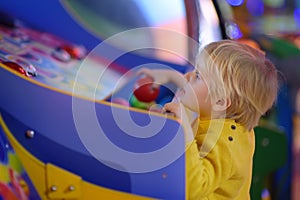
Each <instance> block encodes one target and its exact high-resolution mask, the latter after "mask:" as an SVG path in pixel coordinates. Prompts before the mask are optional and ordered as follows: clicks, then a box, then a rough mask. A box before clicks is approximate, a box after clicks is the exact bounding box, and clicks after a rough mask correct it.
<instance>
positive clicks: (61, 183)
mask: <svg viewBox="0 0 300 200" xmlns="http://www.w3.org/2000/svg"><path fill="white" fill-rule="evenodd" d="M0 125H1V127H2V128H3V130H4V133H5V134H6V136H7V138H8V140H9V142H10V143H11V145H12V147H13V149H14V150H15V152H16V154H17V155H18V157H19V158H20V161H21V163H22V165H23V166H24V168H25V170H26V172H27V174H28V176H29V177H30V180H31V181H32V183H33V185H34V186H35V188H36V190H37V192H38V194H39V196H40V198H41V199H82V200H86V199H122V200H133V199H134V200H150V199H153V198H148V197H143V196H138V195H134V194H130V193H125V192H121V191H116V190H112V189H108V188H104V187H101V186H98V185H95V184H91V183H89V182H86V181H84V180H82V179H81V177H80V176H77V175H75V174H73V173H71V172H69V171H66V170H64V169H62V168H59V167H57V166H55V165H52V164H51V163H48V164H45V163H43V162H41V161H40V160H38V159H37V158H35V157H34V156H33V155H31V154H30V153H29V152H28V151H27V150H26V149H25V148H24V147H23V146H22V145H21V144H20V143H19V142H18V141H17V140H16V138H15V137H14V136H13V134H12V133H11V132H10V130H9V129H8V127H7V126H6V124H5V122H4V120H3V118H2V115H1V114H0ZM53 186H56V188H55V187H53ZM70 186H71V187H70ZM72 186H73V187H72Z"/></svg>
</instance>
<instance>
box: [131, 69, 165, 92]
mask: <svg viewBox="0 0 300 200" xmlns="http://www.w3.org/2000/svg"><path fill="white" fill-rule="evenodd" d="M169 71H170V70H163V69H148V68H142V69H141V70H139V71H138V72H137V74H138V75H146V76H149V77H151V78H152V79H153V86H154V87H158V86H159V85H163V84H166V83H168V82H169V81H170V80H169V76H168V72H169Z"/></svg>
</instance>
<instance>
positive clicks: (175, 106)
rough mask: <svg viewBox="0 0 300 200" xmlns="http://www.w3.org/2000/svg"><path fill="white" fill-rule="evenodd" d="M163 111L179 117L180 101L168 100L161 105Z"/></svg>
mask: <svg viewBox="0 0 300 200" xmlns="http://www.w3.org/2000/svg"><path fill="white" fill-rule="evenodd" d="M163 112H164V113H168V114H171V115H174V116H175V117H177V118H181V106H180V103H175V102H170V103H166V104H165V106H164V107H163Z"/></svg>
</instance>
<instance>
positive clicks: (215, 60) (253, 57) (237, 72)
mask: <svg viewBox="0 0 300 200" xmlns="http://www.w3.org/2000/svg"><path fill="white" fill-rule="evenodd" d="M196 59H197V60H196V67H197V68H198V70H199V72H200V73H202V74H204V77H208V78H207V80H206V82H207V85H208V89H209V94H210V97H211V99H212V101H216V100H220V99H224V98H229V99H230V101H231V105H230V106H229V107H228V108H227V109H226V116H225V117H226V118H231V119H234V120H235V121H236V122H237V123H240V124H242V125H244V126H245V127H246V128H247V129H249V130H250V129H252V128H254V127H255V126H256V125H257V124H258V121H259V119H260V117H261V116H262V115H263V114H264V113H265V112H266V111H267V110H269V109H270V108H271V107H272V105H273V104H274V101H275V100H276V98H277V92H278V78H277V70H276V68H275V66H274V65H273V64H272V63H271V61H270V60H269V59H267V58H266V57H265V55H264V53H263V52H261V51H259V50H257V49H254V48H252V47H250V46H248V45H246V44H242V43H239V42H236V41H232V40H222V41H218V42H213V43H210V44H208V45H206V46H205V47H204V49H203V50H202V51H200V53H199V55H198V56H197V58H196Z"/></svg>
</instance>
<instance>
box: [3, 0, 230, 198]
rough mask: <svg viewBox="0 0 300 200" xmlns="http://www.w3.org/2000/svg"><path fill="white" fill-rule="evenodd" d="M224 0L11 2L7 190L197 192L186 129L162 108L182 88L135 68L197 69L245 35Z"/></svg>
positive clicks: (47, 194)
mask: <svg viewBox="0 0 300 200" xmlns="http://www.w3.org/2000/svg"><path fill="white" fill-rule="evenodd" d="M218 6H219V3H218V2H217V1H208V0H201V1H197V0H195V1H190V0H187V1H183V0H176V1H175V0H172V1H151V3H150V1H147V0H145V1H142V0H137V1H120V0H110V1H93V0H85V1H50V0H49V1H48V0H47V1H38V0H30V1H26V2H24V1H19V0H11V1H9V2H6V1H1V2H0V13H1V14H0V16H1V17H0V18H1V19H0V22H1V23H0V66H1V67H0V77H1V78H0V83H1V84H0V94H1V98H0V113H1V116H0V124H1V130H0V131H1V132H0V172H1V173H0V199H8V200H10V199H94V198H104V199H185V198H187V197H186V192H185V170H184V168H185V162H184V159H185V158H184V156H185V155H184V148H185V146H184V138H183V135H184V131H187V130H186V128H185V126H184V125H183V124H182V122H180V121H178V120H177V119H175V118H174V117H172V116H167V115H163V114H161V112H160V110H161V107H162V106H163V105H164V104H165V103H166V102H169V101H171V100H172V99H173V97H174V93H175V92H176V87H175V86H174V85H166V86H161V87H160V88H159V89H158V90H153V89H152V88H151V87H149V85H151V83H149V81H148V82H147V80H144V79H142V77H140V76H137V75H136V71H137V70H138V69H140V68H141V67H153V68H172V69H175V70H178V71H180V72H183V73H184V72H186V71H187V70H190V69H191V67H192V64H193V62H192V60H193V58H194V56H195V53H196V51H197V48H198V46H199V44H201V45H202V44H206V43H208V42H211V41H215V40H220V39H222V38H226V37H227V36H226V32H227V34H228V33H231V35H232V34H233V33H234V31H233V32H230V31H229V32H228V31H226V26H225V24H226V23H225V22H224V19H223V18H222V16H221V15H220V13H219V8H218ZM231 25H232V24H231ZM228 30H231V31H232V30H235V29H232V28H231V29H228ZM233 35H234V34H233ZM150 82H151V80H150Z"/></svg>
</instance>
